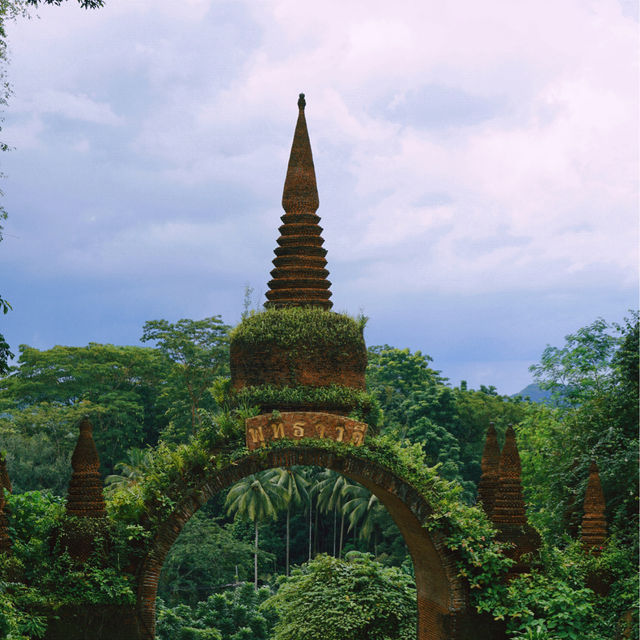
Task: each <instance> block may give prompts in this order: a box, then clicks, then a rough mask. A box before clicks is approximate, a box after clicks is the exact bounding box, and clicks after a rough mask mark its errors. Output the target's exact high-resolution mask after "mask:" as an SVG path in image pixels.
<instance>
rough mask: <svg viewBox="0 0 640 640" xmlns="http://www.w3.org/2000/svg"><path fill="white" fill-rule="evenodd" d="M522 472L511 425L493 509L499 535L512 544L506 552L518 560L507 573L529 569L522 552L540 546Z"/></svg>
mask: <svg viewBox="0 0 640 640" xmlns="http://www.w3.org/2000/svg"><path fill="white" fill-rule="evenodd" d="M521 475H522V466H521V464H520V454H519V453H518V445H517V443H516V432H515V431H514V429H513V427H512V426H511V425H509V426H508V427H507V432H506V437H505V441H504V447H502V454H501V455H500V482H499V484H498V486H497V488H496V498H495V502H494V506H493V510H492V513H491V520H492V521H493V524H494V525H495V526H496V528H497V529H498V539H499V540H500V541H501V542H508V543H510V544H512V545H513V546H512V547H511V548H510V549H508V550H507V551H506V554H507V556H508V557H510V558H511V559H512V560H514V561H515V564H514V565H513V566H512V567H511V569H510V570H509V574H508V577H513V576H514V575H517V574H519V573H523V572H525V571H527V570H528V568H529V565H528V561H526V560H525V559H524V558H523V556H525V555H528V554H533V553H535V552H536V551H537V550H538V549H539V548H540V534H539V533H538V532H537V531H536V530H535V529H534V528H533V527H532V526H531V525H530V524H529V523H528V522H527V514H526V508H525V504H524V496H523V495H522V479H521Z"/></svg>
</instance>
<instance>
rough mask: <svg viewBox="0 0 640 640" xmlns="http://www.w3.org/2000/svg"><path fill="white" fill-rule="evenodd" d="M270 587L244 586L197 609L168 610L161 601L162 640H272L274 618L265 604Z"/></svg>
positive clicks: (159, 624) (158, 631) (159, 632)
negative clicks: (255, 587) (270, 639)
mask: <svg viewBox="0 0 640 640" xmlns="http://www.w3.org/2000/svg"><path fill="white" fill-rule="evenodd" d="M270 595H271V591H270V590H269V588H268V587H262V588H260V589H257V590H256V589H254V587H253V585H252V584H250V583H249V584H246V583H245V584H241V585H238V586H236V587H235V588H234V590H233V591H225V592H223V593H215V594H213V595H210V596H209V597H208V598H207V599H206V600H203V601H202V602H199V603H198V604H197V605H195V606H194V607H189V606H188V605H185V604H181V605H178V606H176V607H174V608H168V607H166V606H165V605H164V603H163V602H162V601H161V600H160V601H158V614H157V615H158V622H157V629H156V635H157V638H158V640H268V639H269V638H270V637H271V635H270V632H271V629H272V628H273V624H274V618H275V616H274V614H273V612H270V611H269V610H268V609H265V608H264V607H263V606H261V605H263V603H264V602H265V601H266V600H267V598H269V596H270Z"/></svg>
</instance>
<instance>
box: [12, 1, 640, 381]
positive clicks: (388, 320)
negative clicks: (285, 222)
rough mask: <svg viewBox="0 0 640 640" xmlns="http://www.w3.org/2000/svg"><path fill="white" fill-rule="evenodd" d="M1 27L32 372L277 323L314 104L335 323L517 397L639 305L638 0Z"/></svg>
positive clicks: (113, 7) (23, 332)
mask: <svg viewBox="0 0 640 640" xmlns="http://www.w3.org/2000/svg"><path fill="white" fill-rule="evenodd" d="M105 3H106V6H105V7H104V8H103V9H100V10H96V11H85V10H82V9H81V8H80V7H79V6H78V5H77V3H75V2H68V3H65V4H64V5H63V6H61V7H41V8H39V9H38V11H37V17H35V16H34V17H33V18H32V19H30V20H26V19H20V20H18V21H17V22H15V23H10V24H9V25H8V27H7V30H8V36H9V48H10V62H9V66H8V70H7V76H8V80H9V81H10V83H11V86H12V90H13V95H12V96H11V98H10V100H9V104H8V106H7V107H6V108H5V112H4V124H3V131H2V136H3V138H2V140H3V141H4V142H6V143H8V144H9V145H10V146H11V147H12V148H13V149H12V150H11V151H10V152H8V153H3V154H2V157H0V168H1V170H2V172H3V173H4V175H5V177H4V178H3V180H2V184H1V185H0V186H1V188H2V190H3V192H4V196H3V202H4V206H5V208H6V209H7V211H8V212H9V218H8V220H7V221H6V224H5V237H4V241H3V242H2V244H1V245H0V287H1V289H0V293H2V295H3V297H5V298H7V299H8V300H9V301H10V302H11V304H12V305H13V311H11V312H10V313H9V314H7V315H6V316H4V317H1V318H0V332H1V333H3V334H4V335H5V337H6V339H7V341H8V342H9V344H10V345H11V347H12V348H13V350H14V351H15V352H16V353H17V351H18V346H19V345H20V344H28V345H30V346H33V347H37V348H41V349H46V348H50V347H52V346H54V345H56V344H67V345H86V344H87V343H89V342H103V343H113V344H139V338H140V336H141V333H142V326H143V324H144V322H145V321H146V320H151V319H158V318H166V319H167V320H170V321H175V320H178V319H179V318H193V319H199V318H204V317H208V316H212V315H221V316H222V318H223V319H224V320H225V322H227V323H228V324H231V325H233V324H236V323H237V322H238V321H239V319H240V314H241V313H242V310H243V299H244V294H245V289H246V287H247V286H248V287H251V288H253V290H254V293H253V305H254V306H256V307H257V306H260V305H261V304H262V303H263V302H264V300H265V298H264V293H265V292H266V290H267V286H266V283H267V281H268V280H269V279H270V276H269V271H270V269H271V268H272V266H271V260H272V258H273V249H274V248H275V246H276V239H277V237H278V231H277V228H278V226H279V225H280V220H279V217H280V216H281V215H282V214H283V211H282V209H281V205H280V201H281V198H282V187H283V184H284V177H285V172H286V166H287V160H288V154H289V150H290V146H291V139H292V136H293V130H294V126H295V121H296V117H297V106H296V102H297V98H298V94H299V93H300V92H304V93H305V94H306V101H307V107H306V118H307V124H308V128H309V135H310V139H311V145H312V149H313V154H314V162H315V168H316V176H317V180H318V190H319V195H320V208H319V210H318V215H320V216H321V219H322V222H321V225H322V227H323V229H324V232H323V237H324V239H325V248H327V250H328V255H327V260H328V269H329V271H330V272H331V275H330V276H329V279H330V280H331V281H332V283H333V284H332V292H333V298H332V300H333V302H334V310H336V311H340V312H348V313H351V314H354V315H356V314H359V313H364V314H365V315H366V316H368V317H369V322H368V325H367V328H366V331H365V338H366V341H367V343H368V344H369V345H373V344H385V343H386V344H390V345H393V346H396V347H399V348H405V347H408V348H410V349H411V350H420V351H422V353H425V354H429V355H430V356H431V357H432V358H433V367H434V368H436V369H438V370H440V371H442V373H443V375H444V376H446V377H447V378H449V379H450V381H451V383H452V384H458V383H459V382H460V381H461V380H466V381H468V384H469V386H470V387H473V388H478V387H479V386H480V385H482V384H484V385H495V386H496V387H497V388H498V391H499V392H501V393H504V394H512V393H516V392H517V391H519V390H521V389H522V388H523V387H525V386H526V385H527V384H529V383H530V382H531V374H530V373H529V370H528V367H529V365H531V364H533V363H535V362H538V361H539V358H540V355H541V353H542V351H543V349H544V348H545V346H546V345H547V344H552V345H557V346H560V345H561V344H562V343H563V341H564V336H565V335H566V334H568V333H571V332H574V331H576V330H577V329H578V328H580V327H582V326H584V325H586V324H589V323H590V322H592V321H594V320H595V319H596V318H598V317H604V318H605V319H607V320H609V321H620V320H622V318H623V317H624V316H625V315H626V314H627V310H629V309H632V308H637V306H638V171H639V164H638V111H639V104H638V68H637V66H638V15H637V4H636V3H635V2H628V1H627V0H624V1H620V0H596V1H590V0H540V1H538V2H535V3H533V2H526V3H525V2H520V1H519V0H515V1H510V2H506V1H504V0H500V1H499V0H484V1H483V2H475V1H473V0H465V1H462V2H456V3H453V2H447V3H445V2H436V1H434V0H415V1H414V0H397V1H396V2H394V3H390V2H388V0H387V1H385V2H381V1H378V0H366V1H361V0H348V1H345V0H324V1H323V2H315V3H311V2H300V1H299V0H181V2H176V1H175V0H105Z"/></svg>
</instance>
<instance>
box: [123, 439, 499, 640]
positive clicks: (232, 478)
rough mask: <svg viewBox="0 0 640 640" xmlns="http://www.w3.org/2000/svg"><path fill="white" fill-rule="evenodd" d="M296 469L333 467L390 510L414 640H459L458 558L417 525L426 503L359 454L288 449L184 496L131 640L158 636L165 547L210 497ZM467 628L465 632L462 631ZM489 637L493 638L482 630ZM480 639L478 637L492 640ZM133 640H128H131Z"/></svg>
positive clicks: (462, 609) (150, 572)
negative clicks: (414, 604)
mask: <svg viewBox="0 0 640 640" xmlns="http://www.w3.org/2000/svg"><path fill="white" fill-rule="evenodd" d="M293 465H308V466H319V467H324V468H327V469H333V470H334V471H337V472H338V473H341V474H343V475H344V476H346V477H348V478H351V479H352V480H355V481H356V482H359V483H361V484H362V485H364V486H365V487H367V488H368V489H369V490H370V491H372V492H373V493H374V494H375V495H376V496H378V498H379V499H380V501H381V502H382V503H383V504H384V505H385V506H386V507H387V509H388V510H389V513H390V514H391V516H392V518H393V519H394V521H395V522H396V524H397V525H398V528H399V529H400V532H401V534H402V536H403V537H404V539H405V541H406V543H407V546H408V548H409V552H410V553H411V557H412V559H413V562H414V567H415V573H416V585H417V589H418V619H419V625H418V630H417V638H418V640H463V639H464V638H467V637H468V636H467V635H466V634H465V635H462V633H463V632H462V631H461V629H462V628H463V626H465V625H466V626H468V624H467V623H465V625H463V624H462V621H463V620H467V619H468V616H469V612H468V609H467V604H468V593H467V588H466V583H465V582H464V581H463V580H462V579H461V578H460V577H459V576H458V575H457V566H456V561H457V557H456V556H455V554H454V553H453V552H452V551H450V550H449V549H447V547H446V546H445V543H444V542H445V541H444V537H443V536H442V535H441V534H440V533H439V532H438V531H434V532H433V531H432V532H429V531H427V530H426V529H425V528H424V527H423V526H422V523H423V522H424V521H425V519H426V518H427V516H428V515H429V514H430V513H431V512H432V509H431V507H430V505H429V504H428V503H427V502H426V500H425V499H424V498H423V497H422V496H421V495H420V494H419V493H418V492H417V491H416V490H415V489H413V487H411V486H410V485H408V484H406V483H405V482H404V481H403V480H401V479H400V478H398V477H397V476H396V475H395V474H394V473H393V472H392V471H391V470H390V469H387V468H385V467H382V466H378V465H375V464H372V463H371V461H369V460H364V459H360V458H358V456H357V452H349V453H345V454H340V455H338V454H336V453H334V452H328V451H325V450H322V449H317V448H314V447H309V446H301V445H296V444H292V445H291V446H290V447H287V448H283V449H278V450H266V451H264V452H257V453H254V454H249V455H247V456H246V457H245V458H243V459H241V460H238V461H236V462H234V463H233V464H231V465H229V466H227V467H224V468H222V469H220V470H219V471H217V472H216V473H213V474H211V475H209V476H208V477H203V478H202V482H201V484H200V485H199V486H198V487H197V488H195V489H192V490H190V491H189V493H188V494H187V495H185V497H184V499H183V501H182V502H181V503H180V504H179V505H178V506H177V507H176V509H175V510H174V512H173V513H172V514H171V516H170V517H169V518H168V519H167V521H166V522H165V523H164V524H163V525H162V526H161V527H160V529H159V530H158V533H157V534H156V537H155V539H154V541H153V543H152V546H151V549H150V551H149V553H148V554H147V556H146V557H145V558H144V560H143V561H142V563H141V566H140V569H139V572H138V595H137V602H138V604H137V612H136V613H137V615H136V618H137V621H138V622H137V625H138V629H137V632H136V633H137V635H135V640H152V639H153V638H154V630H155V600H156V593H157V588H158V579H159V577H160V572H161V570H162V564H163V562H164V560H165V557H166V555H167V553H168V552H169V549H170V548H171V546H172V545H173V543H174V542H175V540H176V538H177V537H178V535H179V534H180V531H181V530H182V528H183V527H184V525H185V524H186V522H187V521H188V520H189V518H191V516H192V515H193V514H194V513H195V512H196V511H197V510H198V509H199V508H200V507H201V506H202V505H203V504H204V503H205V502H207V500H209V498H211V496H213V495H214V494H216V493H218V492H219V491H222V490H223V489H225V488H227V487H229V486H231V485H232V484H234V483H235V482H237V481H238V480H241V479H242V478H244V477H246V476H248V475H251V474H253V473H258V472H260V471H264V470H266V469H270V468H274V467H291V466H293ZM465 628H466V627H465ZM487 633H492V632H487ZM497 637H498V636H496V635H483V634H482V633H481V632H480V630H478V635H477V638H479V639H480V638H487V639H488V638H497ZM133 638H134V636H132V640H133Z"/></svg>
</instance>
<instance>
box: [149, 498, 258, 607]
mask: <svg viewBox="0 0 640 640" xmlns="http://www.w3.org/2000/svg"><path fill="white" fill-rule="evenodd" d="M253 552H254V550H253V546H252V545H251V544H250V543H247V542H244V541H242V540H238V539H237V538H236V537H235V536H234V535H233V524H231V523H228V524H221V522H220V519H219V518H210V517H208V516H207V515H206V514H204V513H203V512H202V511H199V512H198V513H196V514H195V515H194V516H193V517H192V518H191V519H190V520H189V522H187V524H186V525H185V526H184V528H183V530H182V531H181V533H180V535H179V536H178V539H177V540H176V541H175V543H174V544H173V546H172V547H171V550H170V551H169V554H168V555H167V559H166V560H165V562H164V564H163V566H162V573H161V574H160V581H159V583H158V595H159V597H161V598H162V599H163V600H164V601H165V602H167V603H170V604H172V605H175V604H179V603H188V604H190V605H191V606H193V605H195V604H196V603H197V602H198V601H201V600H206V599H207V597H208V596H209V595H210V594H211V593H213V592H214V591H215V590H216V589H220V588H228V587H230V586H234V585H236V584H238V583H239V582H242V581H245V580H247V579H248V578H249V579H250V576H251V572H252V569H253V566H252V565H253ZM265 555H266V554H265Z"/></svg>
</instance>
